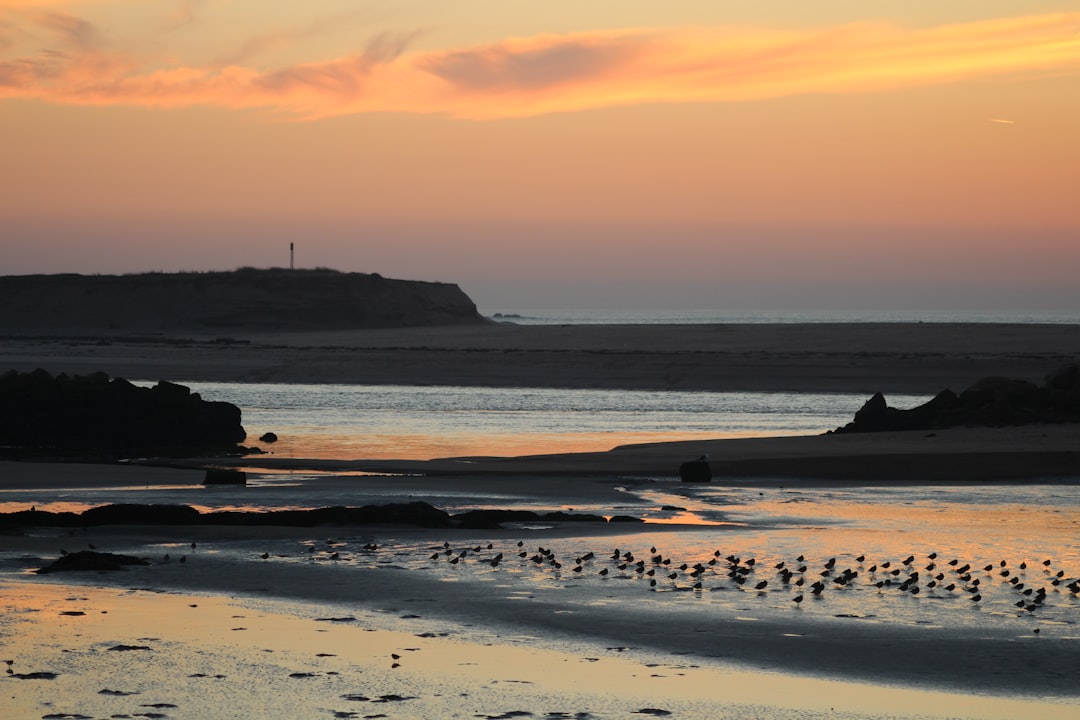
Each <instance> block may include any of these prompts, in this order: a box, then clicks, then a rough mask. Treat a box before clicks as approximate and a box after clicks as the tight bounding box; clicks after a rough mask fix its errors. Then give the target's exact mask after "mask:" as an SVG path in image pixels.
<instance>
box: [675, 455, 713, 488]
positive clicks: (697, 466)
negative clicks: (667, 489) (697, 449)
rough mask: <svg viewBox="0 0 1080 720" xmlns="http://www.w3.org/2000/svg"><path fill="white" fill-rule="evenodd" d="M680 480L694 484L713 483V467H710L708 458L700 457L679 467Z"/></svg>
mask: <svg viewBox="0 0 1080 720" xmlns="http://www.w3.org/2000/svg"><path fill="white" fill-rule="evenodd" d="M679 479H681V480H682V481H683V482H692V483H707V482H712V467H711V466H710V465H709V460H708V458H705V457H700V458H698V459H697V460H688V461H686V462H684V463H682V464H681V465H679Z"/></svg>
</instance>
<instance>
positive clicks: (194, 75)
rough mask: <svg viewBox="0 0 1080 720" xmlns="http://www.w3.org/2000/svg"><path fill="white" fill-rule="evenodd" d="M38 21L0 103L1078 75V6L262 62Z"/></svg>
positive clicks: (548, 102) (489, 110) (888, 85)
mask: <svg viewBox="0 0 1080 720" xmlns="http://www.w3.org/2000/svg"><path fill="white" fill-rule="evenodd" d="M39 23H40V24H41V26H43V27H46V28H47V29H49V30H51V31H52V32H53V33H55V34H57V35H59V36H60V37H62V38H63V40H64V49H63V51H60V52H56V51H53V52H43V53H41V54H39V55H37V56H33V57H16V58H13V59H9V60H6V61H3V62H0V99H2V98H34V99H39V100H43V101H47V102H53V103H71V104H86V105H133V106H144V107H162V108H173V107H186V106H195V105H201V106H213V107H221V108H232V109H241V108H262V109H267V110H271V111H274V112H277V113H281V114H283V115H284V116H287V117H292V118H296V119H316V118H323V117H330V116H337V115H345V114H353V113H370V112H407V113H440V114H445V115H450V116H453V117H457V118H469V119H495V118H509V117H530V116H535V115H542V114H547V113H556V112H575V111H583V110H590V109H596V108H604V107H615V106H626V105H635V104H646V103H691V102H747V101H754V100H764V99H770V98H779V97H785V96H791V95H799V94H808V93H858V92H875V91H881V90H889V89H895V88H902V87H913V86H927V85H938V84H944V83H951V82H958V81H962V80H967V79H973V78H983V77H994V76H1001V75H1008V74H1015V73H1037V72H1063V71H1064V72H1078V71H1080V13H1057V14H1046V15H1034V16H1023V17H1013V18H1001V19H995V20H986V21H979V22H970V23H963V24H955V25H945V26H940V27H933V28H925V29H906V28H902V27H897V26H893V25H885V24H851V25H842V26H837V27H829V28H817V29H809V30H788V31H780V30H773V29H761V28H733V27H721V28H707V29H700V28H695V29H663V30H648V29H644V30H643V29H633V30H612V31H606V32H589V33H574V34H565V35H540V36H535V37H530V38H512V39H507V40H503V41H500V42H496V43H490V44H487V45H482V46H474V47H466V48H456V49H449V50H439V51H422V52H420V51H416V52H410V51H409V47H410V44H411V41H412V39H413V36H411V35H408V34H382V35H377V36H375V37H373V38H372V39H370V40H369V41H368V43H367V44H366V46H365V47H363V48H362V49H360V50H359V51H358V52H357V53H355V54H353V55H351V56H348V57H342V58H338V59H333V60H329V61H325V62H318V63H308V64H299V65H294V66H289V67H283V68H277V69H273V70H257V69H254V68H250V67H245V66H243V65H240V64H238V63H232V64H228V65H225V66H222V65H214V66H206V67H191V66H183V65H175V66H168V67H158V68H154V67H149V66H146V65H144V64H141V63H140V61H139V60H138V59H136V58H133V57H129V56H124V55H121V54H110V53H107V52H104V51H102V50H100V49H97V48H96V47H95V43H94V38H95V29H94V28H93V26H91V25H89V24H88V23H85V22H84V21H81V20H79V19H78V18H75V17H73V16H67V15H57V14H43V15H42V16H41V19H40V20H39ZM243 54H244V53H242V52H241V53H240V54H239V55H243ZM239 55H238V57H239Z"/></svg>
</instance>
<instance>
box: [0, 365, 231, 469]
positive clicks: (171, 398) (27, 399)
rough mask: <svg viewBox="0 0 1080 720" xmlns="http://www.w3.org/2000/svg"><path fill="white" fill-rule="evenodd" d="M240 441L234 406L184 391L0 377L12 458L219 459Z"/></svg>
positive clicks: (4, 442) (0, 441)
mask: <svg viewBox="0 0 1080 720" xmlns="http://www.w3.org/2000/svg"><path fill="white" fill-rule="evenodd" d="M246 437H247V434H246V433H245V432H244V428H243V426H242V425H241V423H240V409H239V408H238V407H236V406H235V405H232V404H231V403H225V402H210V401H207V400H203V399H202V398H201V397H200V396H199V395H198V394H197V393H192V392H191V391H190V390H189V389H188V388H186V387H184V386H183V385H176V384H173V383H169V382H164V381H162V382H159V383H158V384H157V385H155V386H153V387H149V388H146V387H138V386H136V385H133V384H132V383H130V382H128V381H127V380H124V379H122V378H112V379H110V378H109V376H108V375H106V374H105V373H95V374H93V375H74V376H68V375H64V374H60V375H57V376H55V377H53V376H52V375H50V374H49V373H48V372H46V371H44V370H35V371H34V372H30V373H19V372H15V371H11V372H8V373H6V374H4V375H0V446H6V447H7V448H8V454H9V455H15V456H16V457H23V456H34V455H37V456H54V457H55V456H59V457H65V456H73V457H77V458H86V459H113V458H118V457H131V456H133V455H169V456H190V455H199V454H220V453H222V452H236V450H237V443H240V442H242V441H243V440H244V439H245V438H246ZM13 449H21V450H22V451H24V452H17V451H15V450H13Z"/></svg>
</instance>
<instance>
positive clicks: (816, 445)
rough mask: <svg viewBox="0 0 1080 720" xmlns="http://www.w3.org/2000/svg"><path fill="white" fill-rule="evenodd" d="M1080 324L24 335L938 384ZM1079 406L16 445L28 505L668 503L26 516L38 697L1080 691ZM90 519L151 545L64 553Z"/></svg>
mask: <svg viewBox="0 0 1080 720" xmlns="http://www.w3.org/2000/svg"><path fill="white" fill-rule="evenodd" d="M890 330H891V332H890ZM702 333H704V335H702ZM695 335H696V336H697V338H696V339H695ZM702 337H704V338H706V339H704V340H703V339H702ZM1078 343H1080V330H1078V329H1077V328H1072V327H1054V328H1046V327H1040V326H1023V327H1010V326H1006V327H978V326H971V327H967V326H964V327H949V328H946V327H933V326H923V325H911V326H904V327H902V328H885V327H877V326H874V327H846V328H841V327H811V326H791V327H786V328H777V327H764V326H763V327H758V326H745V327H738V328H734V327H727V328H716V327H709V328H689V327H682V328H630V327H621V328H589V329H587V330H583V329H581V328H517V327H513V326H490V327H486V328H465V329H463V328H449V329H443V330H438V331H432V332H429V333H416V334H414V333H413V331H372V332H370V333H356V334H348V335H341V334H331V335H319V336H315V335H310V336H288V337H284V336H282V337H274V338H269V337H260V338H255V337H252V338H234V339H233V340H232V341H230V342H215V341H213V340H212V339H208V340H199V339H191V340H184V341H168V342H166V341H164V340H163V339H161V338H157V339H141V340H137V341H133V340H125V341H123V342H119V341H102V342H92V341H85V340H70V339H68V340H60V339H48V338H42V339H36V340H30V339H22V340H17V341H12V342H5V344H4V345H3V346H2V348H0V362H2V363H5V364H6V365H7V366H9V367H13V368H17V369H32V368H34V367H44V368H46V369H48V370H50V371H52V372H59V371H65V372H91V371H96V370H105V371H107V372H109V373H110V374H113V375H129V376H131V377H143V378H154V377H161V378H166V379H172V380H178V381H181V380H184V379H191V378H196V377H201V378H213V379H218V380H245V379H247V380H254V379H261V380H266V379H269V378H272V379H275V380H281V381H299V379H300V378H306V380H307V381H315V380H318V381H320V382H416V381H418V380H417V378H420V377H423V378H425V380H426V381H427V382H431V383H443V382H464V383H469V382H472V383H477V384H479V383H481V382H484V381H487V382H491V383H495V384H498V383H506V384H514V383H522V384H526V385H529V384H531V385H534V386H564V385H570V386H573V385H583V386H590V385H595V384H600V383H609V384H611V385H612V386H616V387H622V386H626V387H653V386H667V387H683V388H687V387H691V388H693V387H723V388H734V387H755V388H763V387H764V388H769V389H773V390H798V389H810V388H813V389H817V390H821V389H837V390H839V389H844V390H847V391H858V392H862V391H876V390H884V391H886V392H887V391H890V390H892V391H896V392H899V391H901V390H912V389H915V390H917V391H919V392H927V391H929V392H933V391H935V390H937V389H939V388H940V387H946V386H950V385H951V386H954V387H957V388H962V387H963V386H966V385H967V384H970V382H972V381H973V380H975V379H977V378H978V377H981V376H983V375H988V374H1005V375H1012V376H1018V377H1025V378H1029V379H1031V380H1039V379H1040V378H1041V377H1042V376H1043V375H1045V373H1046V372H1049V371H1050V370H1052V369H1054V367H1056V366H1057V365H1060V364H1061V362H1063V361H1067V360H1071V359H1073V358H1075V357H1076V356H1077V355H1080V344H1078ZM620 344H621V345H620ZM905 348H906V349H905ZM545 358H546V359H545ZM1077 438H1078V434H1077V431H1076V427H1075V426H1070V425H1060V426H1030V427H1024V428H983V429H971V428H961V429H953V430H946V431H936V432H934V433H925V432H908V433H882V434H872V435H829V436H815V437H791V438H749V439H740V440H706V441H688V442H685V443H660V444H646V445H626V446H621V447H617V448H613V449H612V450H610V451H608V452H595V453H568V454H561V455H545V456H529V457H518V458H499V457H470V458H446V459H439V460H429V461H417V460H411V459H407V458H406V459H401V460H389V461H388V460H379V461H365V460H363V459H344V458H343V459H339V460H326V459H321V460H304V459H296V458H293V459H282V458H274V457H273V456H253V457H248V458H236V459H231V460H220V459H219V460H215V461H213V462H214V464H223V465H226V464H231V465H235V466H240V467H244V468H246V469H248V471H249V478H250V480H251V482H250V483H249V486H248V487H240V488H235V489H207V488H205V487H203V486H202V485H201V479H202V472H201V469H200V468H201V467H202V466H203V464H204V462H205V461H190V462H187V463H179V462H175V463H169V465H170V466H169V467H162V466H156V465H155V466H146V465H136V464H124V465H73V464H50V463H12V462H3V463H0V505H2V506H3V508H4V510H5V511H6V512H15V511H18V510H26V509H29V508H30V507H36V508H37V509H48V510H54V511H58V510H64V509H67V510H73V511H78V510H80V509H83V508H86V507H91V506H96V505H99V504H108V503H117V502H140V503H165V504H189V505H191V506H193V507H197V508H199V509H200V510H206V511H211V510H215V509H245V510H248V511H251V512H258V511H261V510H267V509H275V508H296V507H318V506H326V505H339V504H340V505H360V504H379V503H389V502H409V501H415V500H424V501H426V502H430V503H432V504H433V505H435V506H436V507H440V508H442V509H446V510H447V511H448V512H465V511H468V510H471V509H483V508H509V509H529V510H557V511H563V512H571V513H575V512H582V513H585V512H590V513H598V514H601V515H605V516H607V515H615V514H620V515H627V516H630V517H633V518H636V519H638V520H642V521H644V522H635V523H627V524H622V523H608V522H542V523H535V522H531V523H530V522H526V523H509V524H506V525H504V527H502V528H499V529H489V530H483V531H481V530H462V529H453V528H450V529H440V530H423V529H418V528H413V527H407V526H362V527H318V528H284V527H282V528H249V527H221V526H209V525H206V526H200V525H193V526H182V527H181V526H176V527H145V526H123V527H121V526H104V527H89V528H81V529H73V530H68V529H63V528H49V527H39V528H30V529H19V530H15V529H11V530H9V531H8V532H7V533H5V534H3V535H0V568H2V576H0V585H2V586H3V603H4V614H3V618H4V619H3V621H2V623H0V640H2V643H3V645H2V647H3V650H2V652H3V653H4V656H3V657H0V660H5V661H9V662H8V664H7V666H6V667H7V668H8V669H9V670H10V672H8V673H7V677H5V678H4V679H3V682H4V683H6V684H5V686H4V689H5V695H6V697H7V698H10V700H9V701H8V708H11V711H10V712H7V711H5V713H4V715H5V717H18V718H23V717H25V718H39V717H50V718H75V717H86V718H91V717H94V718H96V717H118V716H130V717H135V716H143V717H251V716H253V715H260V716H265V717H282V718H285V717H395V718H409V717H423V718H438V717H487V718H511V717H530V716H531V717H542V718H566V717H576V718H622V717H648V716H655V717H682V718H696V717H728V718H734V719H737V720H739V719H742V718H759V717H770V718H792V719H794V718H818V717H820V718H825V717H843V718H853V719H854V718H860V719H861V718H884V717H890V718H937V717H959V718H1016V717H1040V718H1073V717H1076V715H1077V713H1078V712H1080V693H1078V692H1077V686H1076V682H1075V677H1076V671H1077V669H1078V668H1080V633H1078V632H1077V630H1076V627H1077V623H1078V621H1080V598H1078V593H1076V592H1073V591H1071V590H1070V589H1069V587H1068V584H1069V583H1070V582H1074V581H1075V580H1077V579H1078V578H1080V549H1078V548H1077V546H1076V544H1075V533H1076V528H1077V527H1080V497H1078V495H1077V489H1076V488H1077V484H1076V483H1077V478H1078V477H1080V468H1078V466H1077V463H1078V459H1077V451H1078V447H1077ZM705 453H708V454H709V456H710V462H711V464H712V466H713V471H714V477H715V479H714V482H713V483H712V484H709V485H701V486H690V485H687V484H683V483H679V482H678V481H677V479H676V477H675V472H676V469H677V467H678V463H680V462H682V461H683V460H686V459H689V458H693V457H697V456H698V455H702V454H705ZM90 546H93V547H94V548H97V549H99V550H105V551H108V552H117V553H124V554H130V555H133V556H137V557H144V558H147V559H148V560H149V561H150V563H151V564H150V565H147V566H144V567H135V568H130V569H128V570H126V571H122V572H112V573H77V574H57V575H48V576H41V575H35V574H33V572H32V571H33V570H34V569H36V568H38V567H41V566H43V565H46V564H47V563H48V562H50V561H52V560H55V559H56V558H57V557H59V555H60V553H61V550H62V549H63V550H65V551H75V550H81V549H85V548H87V547H90ZM616 549H618V551H619V552H618V554H617V555H616V554H615V552H614V551H615V550H616ZM628 555H629V556H630V557H627V556H628ZM181 558H182V559H183V561H182V562H181ZM639 563H640V565H639ZM639 568H640V569H639ZM894 571H895V572H894ZM694 573H696V574H694ZM787 573H793V574H790V575H789V574H787ZM938 575H940V576H941V577H940V579H938V577H937V576H938ZM695 582H697V583H699V586H696V587H695V584H694V583H695ZM814 583H820V584H821V585H822V590H820V591H815V590H814V589H813V584H814ZM912 588H915V589H914V590H912ZM1025 590H1026V591H1028V594H1027V595H1025V594H1024V591H1025ZM1036 591H1037V592H1036ZM976 596H977V598H976ZM1033 598H1034V599H1033ZM1036 600H1037V602H1036ZM1017 603H1020V604H1019V605H1017Z"/></svg>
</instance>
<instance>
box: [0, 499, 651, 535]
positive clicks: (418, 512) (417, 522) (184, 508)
mask: <svg viewBox="0 0 1080 720" xmlns="http://www.w3.org/2000/svg"><path fill="white" fill-rule="evenodd" d="M628 520H631V519H629V518H621V519H620V520H618V521H622V522H626V521H628ZM537 521H544V522H570V521H576V522H607V519H606V518H604V517H603V516H601V515H593V514H589V513H567V512H562V511H561V510H557V511H553V512H544V513H541V512H534V511H532V510H499V509H492V510H470V511H468V512H464V513H459V514H457V515H451V514H450V513H448V512H446V511H445V510H440V509H439V508H437V507H434V506H433V505H430V504H428V503H426V502H421V501H415V502H408V503H388V504H384V505H363V506H361V507H345V506H340V505H339V506H334V507H321V508H312V509H309V510H269V511H265V512H247V511H241V510H219V511H216V512H206V513H200V512H199V511H198V510H196V509H195V508H193V507H191V506H189V505H154V504H143V503H121V504H114V505H101V506H98V507H93V508H90V509H88V510H84V511H83V512H81V513H73V512H48V511H43V510H37V509H30V510H20V511H17V512H12V513H0V528H4V527H82V528H85V527H94V526H99V525H235V526H248V527H251V526H257V527H267V526H281V527H318V526H352V525H414V526H417V527H426V528H471V529H488V528H497V527H499V526H500V524H501V523H504V522H537ZM615 521H616V520H615V519H613V520H612V522H615ZM638 521H639V520H638ZM639 522H640V521H639Z"/></svg>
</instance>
